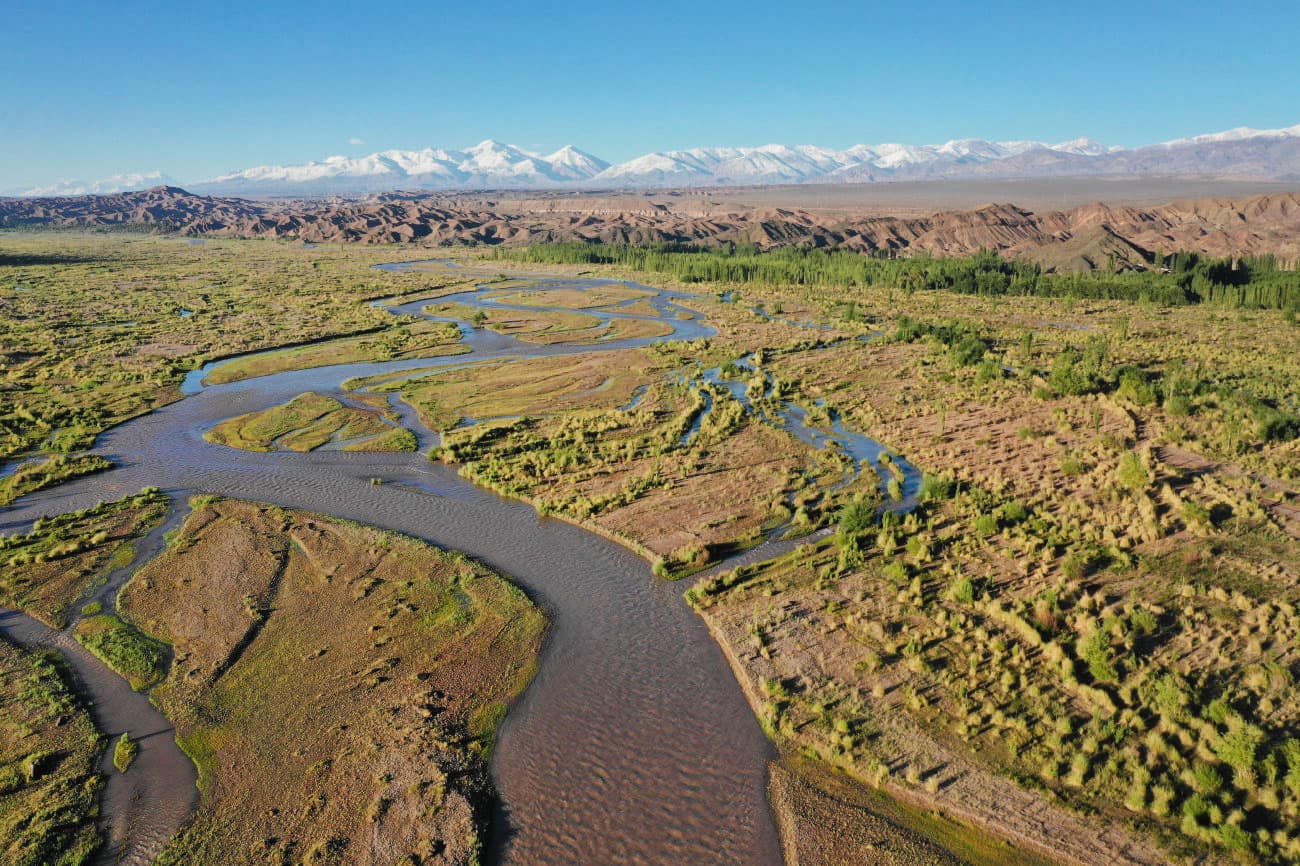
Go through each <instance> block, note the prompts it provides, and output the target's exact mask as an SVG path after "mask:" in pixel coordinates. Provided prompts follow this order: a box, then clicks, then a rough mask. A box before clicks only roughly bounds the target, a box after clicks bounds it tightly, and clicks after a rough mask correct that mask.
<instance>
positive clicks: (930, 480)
mask: <svg viewBox="0 0 1300 866" xmlns="http://www.w3.org/2000/svg"><path fill="white" fill-rule="evenodd" d="M955 488H956V485H955V484H954V483H953V481H952V479H951V478H947V477H945V476H942V475H926V476H925V477H924V478H922V479H921V492H920V498H921V500H922V501H928V500H936V501H938V500H944V499H951V498H952V496H953V493H954V491H955Z"/></svg>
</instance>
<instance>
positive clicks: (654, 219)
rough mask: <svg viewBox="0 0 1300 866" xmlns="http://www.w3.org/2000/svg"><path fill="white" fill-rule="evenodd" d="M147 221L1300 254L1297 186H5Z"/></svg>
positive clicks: (343, 231) (51, 222)
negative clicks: (826, 200) (1059, 207)
mask: <svg viewBox="0 0 1300 866" xmlns="http://www.w3.org/2000/svg"><path fill="white" fill-rule="evenodd" d="M131 224H135V225H144V226H152V227H154V228H155V229H156V230H157V231H160V232H179V233H182V234H185V235H191V236H211V237H263V238H280V239H286V240H299V241H313V242H316V241H344V242H353V243H406V242H418V243H420V244H422V245H425V246H439V245H442V246H446V245H453V244H483V245H499V244H500V245H524V244H533V243H545V242H554V241H579V242H585V243H591V242H603V243H615V244H619V243H631V244H638V243H652V242H673V243H684V242H689V243H698V244H703V245H719V244H730V243H747V244H755V245H757V246H759V247H761V248H763V249H771V248H773V247H783V246H804V247H819V248H836V249H845V250H852V251H855V252H861V253H875V252H882V251H887V252H889V253H890V254H894V255H912V254H915V253H918V252H924V253H928V254H931V255H937V256H947V255H964V254H967V253H971V252H974V251H975V250H979V249H993V250H997V251H999V252H1001V253H1002V254H1003V255H1006V256H1008V257H1024V258H1028V259H1031V260H1033V261H1037V262H1039V263H1040V264H1041V265H1042V266H1043V267H1044V268H1047V269H1051V270H1064V271H1076V270H1091V269H1093V268H1097V267H1105V266H1112V265H1113V266H1114V267H1117V268H1121V269H1126V268H1145V267H1148V266H1150V265H1151V263H1152V262H1153V260H1154V253H1155V252H1157V251H1159V252H1165V253H1169V252H1174V251H1179V250H1187V251H1191V252H1200V253H1207V254H1210V255H1215V256H1229V255H1244V254H1247V253H1273V254H1275V255H1277V256H1278V257H1279V258H1280V259H1282V260H1283V261H1287V262H1294V261H1297V260H1300V193H1297V192H1286V193H1274V194H1268V195H1257V196H1251V197H1249V198H1242V199H1231V198H1202V199H1189V200H1184V201H1176V202H1172V203H1170V204H1166V205H1160V206H1156V207H1143V208H1136V207H1115V206H1109V205H1105V204H1100V203H1097V204H1089V205H1081V206H1079V207H1075V208H1072V209H1070V210H1065V211H1055V210H1044V211H1038V212H1033V211H1029V210H1026V209H1024V208H1020V207H1016V206H1015V205H1012V204H990V205H986V206H984V207H980V208H975V209H971V210H947V211H940V212H938V213H934V214H931V215H929V216H924V217H888V216H862V217H847V218H846V217H843V216H833V215H826V214H819V213H815V212H810V211H806V210H799V209H784V208H770V207H769V208H761V207H750V206H746V205H739V206H727V205H718V206H713V205H706V204H702V203H699V202H693V201H692V200H690V199H689V198H688V199H685V200H682V201H680V202H673V203H672V204H666V203H653V204H650V205H648V206H644V207H640V208H635V209H623V210H618V209H609V208H604V207H597V208H591V209H587V210H552V209H549V208H548V201H546V200H539V201H538V202H537V207H536V208H533V209H531V210H515V211H514V212H510V211H506V210H498V209H495V208H494V207H493V205H492V204H490V203H488V202H485V201H484V200H481V199H479V200H475V199H474V198H472V197H471V198H468V199H461V198H457V197H455V196H446V195H438V194H433V193H426V194H402V195H381V196H375V197H373V198H370V199H366V200H360V201H332V202H303V201H297V202H259V201H251V200H248V199H242V198H218V197H213V196H198V195H192V194H191V193H188V192H186V191H185V190H183V189H179V188H176V187H167V186H160V187H155V188H153V189H149V190H145V191H142V192H126V193H114V194H110V195H100V196H80V197H49V198H21V199H2V200H0V227H4V226H12V227H18V226H86V227H94V226H115V225H117V226H120V225H131Z"/></svg>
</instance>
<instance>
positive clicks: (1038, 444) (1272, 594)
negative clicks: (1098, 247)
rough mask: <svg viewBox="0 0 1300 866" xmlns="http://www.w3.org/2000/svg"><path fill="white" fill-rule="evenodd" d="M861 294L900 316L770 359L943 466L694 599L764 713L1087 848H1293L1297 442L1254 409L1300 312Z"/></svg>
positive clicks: (1042, 840) (1298, 784)
mask: <svg viewBox="0 0 1300 866" xmlns="http://www.w3.org/2000/svg"><path fill="white" fill-rule="evenodd" d="M872 294H873V293H872V292H871V290H859V291H857V292H855V296H854V300H855V301H856V309H855V310H854V318H861V319H862V320H863V324H861V325H860V327H862V328H863V329H864V330H867V329H873V328H878V329H883V330H885V331H886V332H887V334H888V335H889V339H881V340H878V341H876V342H875V343H872V344H869V345H867V346H862V345H858V344H838V345H832V346H830V347H829V348H826V349H822V350H817V351H812V352H792V353H785V354H781V355H777V356H776V357H775V358H774V359H773V361H772V365H773V367H774V368H775V369H776V370H778V371H780V372H781V374H782V375H784V376H785V377H786V378H787V379H788V380H790V381H791V382H793V383H794V388H796V389H797V390H798V391H799V392H801V393H803V394H805V395H806V396H807V397H808V398H819V399H824V400H826V402H827V404H828V405H829V406H830V407H834V408H836V409H838V410H839V411H840V412H841V413H842V414H843V416H844V417H845V418H846V419H847V420H848V421H849V423H850V425H851V426H852V427H854V428H855V429H860V430H868V431H871V432H872V434H873V435H876V436H879V437H880V438H882V439H884V440H885V441H887V442H888V443H889V444H890V445H891V446H893V447H895V448H897V449H898V450H899V451H900V452H901V453H903V454H905V455H907V456H908V458H909V459H911V460H912V461H913V462H914V463H916V464H918V465H920V466H921V467H923V468H924V469H925V470H926V471H927V472H928V473H930V475H931V476H932V479H931V481H930V482H929V483H928V484H927V489H926V494H927V501H926V502H925V504H924V505H923V506H922V508H921V509H920V510H919V511H917V512H916V513H914V514H912V515H909V516H908V517H907V518H906V519H905V520H903V521H902V522H901V523H898V524H894V523H887V524H886V525H885V526H883V527H881V526H878V525H874V524H872V523H870V522H863V523H861V524H860V525H859V524H857V523H855V522H854V521H851V520H850V521H849V522H848V524H847V525H845V526H844V528H842V529H841V532H840V535H839V538H838V540H837V541H827V542H824V543H822V544H820V545H818V546H815V547H812V548H808V549H805V550H804V551H803V552H801V553H798V554H796V555H793V556H791V557H789V558H787V559H785V560H782V561H779V562H777V563H774V564H769V565H767V566H763V567H760V568H755V569H745V570H742V571H740V572H738V573H730V574H727V575H723V576H721V577H718V578H716V579H714V580H711V581H708V582H706V583H704V584H702V585H701V586H700V587H698V588H696V589H695V590H694V591H693V592H692V596H691V597H692V600H693V601H694V603H695V604H696V605H697V606H698V607H699V608H700V609H701V611H702V612H703V613H704V615H705V617H706V619H707V620H708V621H709V622H710V625H711V626H712V627H713V629H714V630H715V633H717V634H718V636H719V637H720V639H721V640H722V641H723V642H724V643H725V644H726V645H727V646H728V647H729V648H730V650H731V651H732V653H733V655H734V660H735V662H736V665H737V668H738V671H739V672H740V673H741V675H742V677H743V678H744V679H745V680H746V682H747V684H748V687H749V690H750V693H751V698H752V699H753V701H754V703H755V704H756V708H757V709H758V710H759V712H760V715H761V716H762V717H763V719H764V722H765V724H767V725H768V726H769V728H770V729H771V730H772V732H773V734H774V736H776V737H777V738H778V739H779V740H780V741H782V742H785V743H788V744H789V745H790V746H792V747H793V748H797V749H800V750H802V751H805V752H807V753H809V754H813V755H816V756H818V757H819V758H820V759H821V760H823V761H825V762H827V763H829V764H832V765H835V766H839V767H842V768H844V769H846V770H848V771H849V772H851V773H852V774H854V775H855V776H857V777H859V778H861V779H864V780H868V781H871V782H873V783H874V784H880V785H884V786H885V787H886V788H887V789H889V790H891V791H893V792H894V793H896V794H897V795H898V796H900V797H901V798H903V799H905V800H912V801H916V802H922V803H927V804H933V805H936V806H939V807H940V808H943V809H944V810H946V811H948V812H950V813H951V814H955V815H959V816H962V817H965V818H966V819H968V820H972V821H976V822H979V823H984V824H986V825H988V826H991V827H993V828H994V829H996V830H997V831H999V832H1001V833H1004V834H1006V835H1008V836H1010V837H1012V838H1014V839H1017V840H1018V841H1020V842H1021V843H1022V844H1025V845H1026V846H1035V845H1037V846H1040V847H1041V848H1042V849H1043V850H1044V851H1045V852H1046V853H1055V854H1056V855H1057V856H1062V855H1063V856H1065V857H1067V858H1070V859H1073V860H1075V861H1076V862H1117V861H1123V860H1124V859H1125V857H1126V856H1127V857H1129V858H1131V862H1157V861H1158V860H1159V859H1160V858H1162V857H1163V856H1165V855H1163V854H1153V853H1152V852H1151V851H1150V849H1149V848H1148V849H1146V853H1143V850H1144V849H1143V847H1142V846H1141V845H1132V844H1131V842H1130V837H1129V836H1128V834H1127V832H1126V831H1125V829H1124V828H1126V827H1128V826H1132V827H1135V828H1136V829H1137V830H1138V831H1140V832H1141V833H1142V834H1143V838H1151V839H1155V840H1158V842H1159V844H1160V845H1161V846H1163V849H1164V851H1165V852H1168V853H1169V854H1172V855H1174V856H1175V857H1181V856H1187V857H1196V856H1209V857H1210V858H1212V859H1221V858H1229V857H1233V858H1238V859H1242V860H1246V861H1251V860H1258V861H1261V862H1270V863H1280V862H1288V861H1293V860H1294V859H1295V858H1296V857H1297V856H1300V825H1298V823H1297V819H1298V818H1300V739H1297V736H1300V705H1297V704H1296V702H1295V698H1294V686H1293V684H1292V683H1293V677H1294V673H1293V669H1294V665H1295V663H1296V659H1295V658H1294V654H1295V647H1296V640H1297V638H1300V631H1297V630H1298V629H1300V620H1297V619H1296V615H1295V609H1294V605H1295V604H1296V602H1297V600H1298V596H1300V570H1297V566H1296V563H1300V544H1298V543H1297V541H1296V538H1297V535H1298V534H1300V522H1298V521H1297V520H1296V517H1297V512H1296V509H1295V501H1296V495H1297V494H1296V492H1295V487H1296V476H1297V467H1300V460H1298V459H1297V443H1296V439H1295V431H1294V430H1290V429H1285V427H1286V425H1287V424H1288V421H1287V416H1286V412H1285V411H1281V412H1278V411H1273V409H1272V408H1271V407H1274V406H1280V407H1287V406H1292V407H1293V406H1294V405H1295V384H1294V383H1295V382H1296V381H1300V367H1298V366H1297V362H1296V358H1297V350H1300V328H1297V327H1296V326H1295V325H1294V324H1292V323H1290V322H1289V321H1287V319H1286V318H1285V317H1284V316H1283V315H1282V314H1280V313H1278V312H1257V311H1244V310H1225V309H1221V308H1215V307H1187V308H1157V307H1151V306H1144V305H1135V304H1121V303H1103V302H1095V301H1094V302H1082V301H1081V302H1071V301H1068V300H1062V301H1045V300H1034V299H1017V300H1016V301H1015V302H1014V303H1012V302H1006V301H1003V302H998V301H996V300H988V299H979V298H969V297H963V298H957V297H954V296H949V295H943V294H939V293H933V294H924V295H922V294H917V295H915V296H913V295H907V294H904V293H902V292H887V291H879V292H876V293H875V294H877V295H878V296H877V297H872ZM864 296H865V297H864ZM760 297H761V298H762V299H763V300H765V301H766V302H767V303H768V304H769V305H771V304H772V303H776V302H781V299H783V298H784V303H785V304H786V305H799V304H802V305H803V306H805V307H807V308H809V309H810V310H817V311H819V312H820V315H821V317H824V318H828V319H835V318H840V319H843V318H844V316H845V313H846V308H845V306H844V304H843V303H842V301H843V300H844V298H843V296H842V295H839V293H835V292H817V291H810V292H806V293H805V292H801V293H799V295H797V296H793V297H792V296H791V295H790V294H789V293H783V292H772V293H771V294H766V293H762V292H751V293H750V294H749V297H747V300H758V299H759V298H760ZM903 316H906V317H910V321H909V320H903V322H902V324H901V326H900V325H899V324H898V321H899V319H900V317H903ZM841 327H851V325H849V324H848V323H842V324H841ZM972 340H979V341H980V343H979V344H976V343H974V342H972ZM1291 423H1293V422H1291ZM1279 428H1282V429H1279ZM1007 779H1014V780H1016V782H1018V785H1017V786H1009V783H1008V782H1007V781H1005V780H1007ZM1024 791H1032V792H1034V794H1033V795H1032V796H1030V795H1028V794H1024V793H1022V792H1024ZM1047 803H1051V804H1060V805H1062V806H1065V807H1066V809H1064V810H1056V809H1053V810H1052V812H1051V813H1046V812H1045V811H1044V808H1043V807H1044V804H1047ZM1045 814H1047V815H1048V819H1047V829H1048V832H1047V833H1044V832H1043V829H1042V825H1043V823H1044V821H1045V817H1044V816H1045ZM1076 815H1083V816H1088V815H1096V818H1097V819H1100V820H1099V821H1097V820H1095V821H1094V823H1095V824H1096V825H1097V826H1100V825H1102V824H1104V825H1107V826H1108V829H1107V830H1105V831H1102V832H1100V833H1097V834H1096V835H1093V834H1092V833H1091V832H1090V831H1088V830H1086V829H1083V830H1080V829H1078V828H1075V830H1074V832H1070V831H1069V830H1068V828H1069V822H1070V821H1072V820H1075V816H1076ZM1086 820H1094V819H1086ZM1053 822H1055V823H1053ZM1125 846H1130V847H1128V848H1127V854H1122V853H1121V851H1123V850H1124V848H1125ZM1098 858H1100V859H1098Z"/></svg>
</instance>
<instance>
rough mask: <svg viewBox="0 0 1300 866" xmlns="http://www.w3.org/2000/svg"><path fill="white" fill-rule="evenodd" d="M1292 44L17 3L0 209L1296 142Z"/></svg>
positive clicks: (1006, 20) (1000, 9)
mask: <svg viewBox="0 0 1300 866" xmlns="http://www.w3.org/2000/svg"><path fill="white" fill-rule="evenodd" d="M187 7H193V8H187ZM1298 35H1300V3H1296V2H1294V0H1274V2H1249V0H1248V2H1236V3H1224V2H1213V3H1211V2H1203V0H1183V2H1163V0H1161V2H1144V0H1127V2H1110V0H1100V2H1073V3H1070V4H1065V3H1059V2H1056V0H1046V2H1041V3H1035V4H1031V3H1027V2H1020V3H1003V2H969V0H966V2H921V0H913V2H892V3H890V2H877V3H870V4H868V3H815V2H810V3H806V4H795V3H762V2H756V0H749V2H707V0H694V2H689V3H681V2H649V3H624V2H608V3H599V4H595V3H590V4H581V5H577V4H558V3H546V2H533V3H514V2H509V0H502V2H491V3H478V2H467V3H459V4H451V3H437V2H434V3H428V2H426V3H409V4H393V3H374V2H369V3H368V2H352V3H347V4H332V3H328V2H322V3H312V4H298V3H292V2H259V3H224V4H223V3H219V2H216V3H205V4H201V5H200V4H191V3H188V2H186V3H162V2H159V3H131V2H100V0H97V2H58V0H43V2H29V0H5V2H4V4H3V11H0V189H11V188H14V187H20V186H23V185H32V184H37V183H47V182H50V181H53V180H56V179H59V178H63V177H75V178H80V179H94V178H97V177H101V176H104V175H108V174H112V173H115V172H119V171H149V170H154V169H159V170H162V171H164V172H166V173H167V174H170V175H172V176H173V177H175V178H178V179H180V180H182V181H187V180H195V179H201V178H205V177H209V176H212V175H214V174H218V173H221V172H224V171H228V170H233V169H237V168H244V167H247V166H250V165H256V164H261V163H284V162H301V161H305V160H307V159H314V158H321V157H324V156H328V155H330V154H335V153H345V154H350V155H360V154H363V153H369V152H372V151H374V150H381V149H387V148H395V147H400V148H416V147H424V146H428V145H436V146H444V147H464V146H467V145H470V144H474V143H476V142H478V141H480V140H482V139H484V138H489V137H491V138H497V139H500V140H504V141H509V142H512V143H516V144H519V145H522V146H531V147H535V148H538V149H542V150H549V149H551V148H554V147H558V146H560V145H563V144H566V143H573V144H576V145H578V146H579V147H582V148H584V149H587V150H589V151H592V152H593V153H595V154H597V155H598V156H601V157H604V158H605V159H608V160H611V161H618V160H622V159H627V158H630V157H632V156H637V155H640V154H642V153H646V152H649V151H652V150H661V149H667V148H681V147H692V146H697V145H708V144H764V143H767V142H772V141H777V142H783V143H791V144H796V143H813V144H823V145H827V146H832V147H844V146H848V145H851V144H855V143H858V142H867V143H875V142H880V141H902V142H908V143H929V142H938V141H945V140H947V139H950V138H960V137H983V138H992V139H1013V138H1036V139H1044V140H1063V139H1068V138H1075V137H1078V136H1083V135H1087V136H1091V137H1093V138H1096V139H1098V140H1100V141H1102V142H1104V143H1107V144H1122V145H1135V144H1146V143H1151V142H1154V141H1161V140H1165V139H1169V138H1174V137H1179V136H1183V135H1190V134H1196V133H1201V132H1212V131H1217V130H1220V129H1225V128H1228V127H1232V126H1238V125H1250V126H1257V127H1276V126H1290V125H1292V124H1296V123H1300V62H1297V60H1298V59H1300V38H1298ZM353 140H360V141H364V144H352V143H350V142H351V141H353Z"/></svg>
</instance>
